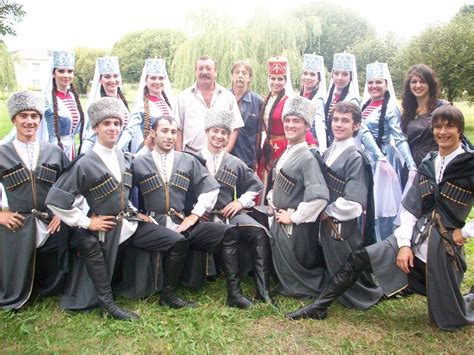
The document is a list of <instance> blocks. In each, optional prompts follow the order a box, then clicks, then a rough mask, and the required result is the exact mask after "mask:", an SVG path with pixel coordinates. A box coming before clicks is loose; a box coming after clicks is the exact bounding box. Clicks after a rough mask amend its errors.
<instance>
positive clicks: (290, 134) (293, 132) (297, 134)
mask: <svg viewBox="0 0 474 355" xmlns="http://www.w3.org/2000/svg"><path fill="white" fill-rule="evenodd" d="M308 128H309V126H308V124H307V123H306V121H305V120H304V119H302V118H301V117H298V116H295V115H288V116H285V117H284V118H283V129H284V131H285V137H286V139H287V140H288V144H297V143H301V142H304V141H305V140H306V130H307V129H308Z"/></svg>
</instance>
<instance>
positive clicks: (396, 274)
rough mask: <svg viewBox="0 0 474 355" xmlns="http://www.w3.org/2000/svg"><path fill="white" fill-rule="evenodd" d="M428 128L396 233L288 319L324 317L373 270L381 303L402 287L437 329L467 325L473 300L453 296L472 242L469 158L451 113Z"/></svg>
mask: <svg viewBox="0 0 474 355" xmlns="http://www.w3.org/2000/svg"><path fill="white" fill-rule="evenodd" d="M431 125H432V130H433V135H434V138H435V140H436V143H437V144H438V149H439V150H438V151H437V152H431V153H429V154H428V155H427V156H426V158H425V159H424V160H423V162H422V163H421V164H420V166H419V168H418V174H417V176H416V177H415V181H414V182H413V186H412V187H411V189H410V191H409V192H408V194H407V195H406V197H405V198H404V200H403V202H402V204H403V210H402V213H401V218H400V221H401V225H400V227H399V228H397V229H396V230H395V233H394V235H392V236H390V237H389V238H387V239H386V240H384V241H382V242H380V243H377V244H374V245H371V246H368V247H365V248H361V249H359V250H357V251H355V252H353V253H352V254H351V255H350V257H349V258H348V260H347V262H346V263H345V264H344V265H343V266H342V267H341V269H340V270H339V271H338V272H337V273H336V275H335V276H334V277H333V278H332V280H331V282H330V283H329V285H328V286H327V287H325V288H324V290H323V291H322V293H321V295H320V296H319V298H318V299H316V301H315V302H313V303H312V304H310V305H308V306H306V307H303V308H301V309H300V310H298V311H296V312H293V313H290V314H288V315H287V316H288V317H289V318H291V319H300V318H306V317H310V318H315V319H323V318H325V313H326V310H327V308H328V307H329V306H330V305H331V303H332V302H333V301H334V300H335V299H336V298H337V297H339V296H340V295H342V294H343V293H344V292H346V290H348V289H349V288H350V287H351V286H352V285H353V284H354V283H355V282H356V281H357V280H358V278H359V275H360V274H361V273H362V272H363V271H373V272H374V274H375V276H376V277H377V280H378V282H379V284H380V286H381V288H382V289H383V291H384V293H385V294H386V295H387V296H390V295H393V294H395V293H397V292H398V291H400V290H402V289H404V288H406V287H407V286H409V287H410V288H411V289H412V290H413V291H415V292H417V293H420V294H422V295H426V297H427V300H428V313H429V316H430V319H431V321H432V322H433V323H434V324H436V326H437V327H439V328H441V329H443V330H453V329H456V328H459V327H461V326H464V325H473V324H474V315H473V312H472V307H473V306H474V305H473V303H474V295H472V294H470V295H467V296H464V297H463V295H462V294H461V290H460V284H461V281H462V279H463V275H464V272H465V271H466V268H467V265H466V262H465V259H464V247H463V244H464V242H465V239H464V238H467V237H472V236H473V235H474V228H473V227H474V223H473V221H470V222H469V223H468V224H465V223H464V221H465V219H466V218H467V217H468V215H469V212H470V210H471V207H472V205H473V202H474V153H473V152H470V151H469V152H468V151H465V150H464V149H463V147H462V146H461V136H462V133H463V132H464V117H463V115H462V113H461V111H460V110H458V109H457V108H455V107H452V106H449V105H444V106H442V107H440V108H438V109H436V110H435V111H434V112H433V116H432V123H431ZM454 211H455V213H454Z"/></svg>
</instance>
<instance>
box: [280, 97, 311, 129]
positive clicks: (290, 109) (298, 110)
mask: <svg viewBox="0 0 474 355" xmlns="http://www.w3.org/2000/svg"><path fill="white" fill-rule="evenodd" d="M289 115H294V116H298V117H300V118H302V119H304V120H305V121H306V123H308V124H309V125H310V126H311V124H312V123H313V121H314V117H315V116H316V106H315V105H314V104H313V103H312V102H311V101H310V100H308V99H307V98H305V97H303V96H293V97H290V98H289V99H287V100H286V102H285V106H284V107H283V115H282V117H283V118H285V117H286V116H289Z"/></svg>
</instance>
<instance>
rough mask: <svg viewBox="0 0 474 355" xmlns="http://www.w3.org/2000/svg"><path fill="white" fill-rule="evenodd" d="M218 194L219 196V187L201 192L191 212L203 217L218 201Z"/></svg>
mask: <svg viewBox="0 0 474 355" xmlns="http://www.w3.org/2000/svg"><path fill="white" fill-rule="evenodd" d="M217 196H219V189H214V190H211V191H209V192H204V193H202V194H200V195H199V197H198V200H197V202H196V205H195V206H194V208H193V210H192V211H191V213H192V214H195V215H196V216H198V217H202V216H203V215H204V213H206V212H211V211H212V209H213V208H214V205H215V204H216V202H217Z"/></svg>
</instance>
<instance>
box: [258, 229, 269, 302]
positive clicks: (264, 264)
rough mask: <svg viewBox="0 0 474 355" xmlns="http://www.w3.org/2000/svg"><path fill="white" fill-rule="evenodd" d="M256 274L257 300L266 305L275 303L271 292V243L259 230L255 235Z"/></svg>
mask: <svg viewBox="0 0 474 355" xmlns="http://www.w3.org/2000/svg"><path fill="white" fill-rule="evenodd" d="M254 238H255V260H254V274H255V286H256V296H257V297H256V298H257V299H258V300H261V301H263V302H265V303H273V300H272V299H271V297H270V291H269V274H270V265H271V254H270V242H269V240H268V236H267V234H266V233H265V232H264V231H263V230H261V229H260V230H259V231H258V233H257V234H255V237H254Z"/></svg>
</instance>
